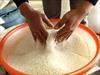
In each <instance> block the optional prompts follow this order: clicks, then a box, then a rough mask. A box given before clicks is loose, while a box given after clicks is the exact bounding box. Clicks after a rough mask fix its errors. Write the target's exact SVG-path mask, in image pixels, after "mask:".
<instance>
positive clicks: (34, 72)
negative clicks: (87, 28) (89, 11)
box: [7, 30, 90, 75]
mask: <svg viewBox="0 0 100 75" xmlns="http://www.w3.org/2000/svg"><path fill="white" fill-rule="evenodd" d="M48 32H49V37H48V39H47V45H46V48H43V47H42V46H41V45H40V44H39V43H38V42H37V43H36V42H34V40H32V36H30V35H29V36H25V37H22V38H23V39H22V40H20V41H19V42H18V41H17V44H16V46H15V48H14V50H13V51H12V52H11V53H10V55H8V57H7V62H8V64H10V65H11V66H12V67H13V68H15V69H16V70H19V71H21V72H24V73H27V74H31V75H61V74H65V73H69V72H72V71H75V70H77V69H79V68H81V67H83V66H84V65H86V64H87V63H88V62H89V61H90V59H89V57H90V56H89V49H88V46H87V44H86V43H85V41H84V40H83V39H82V38H81V37H80V36H79V35H78V34H77V33H76V32H74V33H73V34H72V36H71V37H70V38H69V39H68V40H67V41H66V40H65V41H64V42H62V43H56V42H55V41H54V37H55V31H54V30H49V31H48Z"/></svg>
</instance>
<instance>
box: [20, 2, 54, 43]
mask: <svg viewBox="0 0 100 75" xmlns="http://www.w3.org/2000/svg"><path fill="white" fill-rule="evenodd" d="M20 10H21V13H22V15H23V16H24V17H25V18H26V19H27V21H28V24H29V27H30V30H31V32H32V35H33V37H34V40H35V41H36V40H37V39H38V40H39V41H40V42H41V43H42V44H46V40H47V36H48V33H47V31H46V28H45V26H44V25H43V22H44V23H46V24H47V25H48V26H49V27H52V23H51V22H50V21H49V20H48V18H47V17H46V16H45V15H44V14H41V13H40V12H38V11H36V10H34V9H32V7H30V5H29V4H28V3H23V4H22V5H21V6H20Z"/></svg>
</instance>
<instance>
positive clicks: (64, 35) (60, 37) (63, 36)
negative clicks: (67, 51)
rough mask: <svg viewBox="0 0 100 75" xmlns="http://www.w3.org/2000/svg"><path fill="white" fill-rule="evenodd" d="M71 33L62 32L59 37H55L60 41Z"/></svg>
mask: <svg viewBox="0 0 100 75" xmlns="http://www.w3.org/2000/svg"><path fill="white" fill-rule="evenodd" d="M71 34H72V31H70V32H65V33H63V34H62V35H60V36H59V37H57V41H58V42H62V41H64V40H65V39H68V38H69V37H70V35H71Z"/></svg>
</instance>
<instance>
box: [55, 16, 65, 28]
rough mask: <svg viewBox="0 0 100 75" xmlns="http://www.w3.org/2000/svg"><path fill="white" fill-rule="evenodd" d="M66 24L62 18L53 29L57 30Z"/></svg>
mask: <svg viewBox="0 0 100 75" xmlns="http://www.w3.org/2000/svg"><path fill="white" fill-rule="evenodd" d="M65 22H66V19H64V18H62V19H61V20H60V21H59V22H58V23H57V24H56V25H55V26H54V29H59V28H60V27H62V26H63V25H64V23H65Z"/></svg>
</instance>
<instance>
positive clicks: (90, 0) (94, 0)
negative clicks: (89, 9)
mask: <svg viewBox="0 0 100 75" xmlns="http://www.w3.org/2000/svg"><path fill="white" fill-rule="evenodd" d="M87 1H89V2H91V3H92V4H93V5H96V3H97V2H98V0H87Z"/></svg>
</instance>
